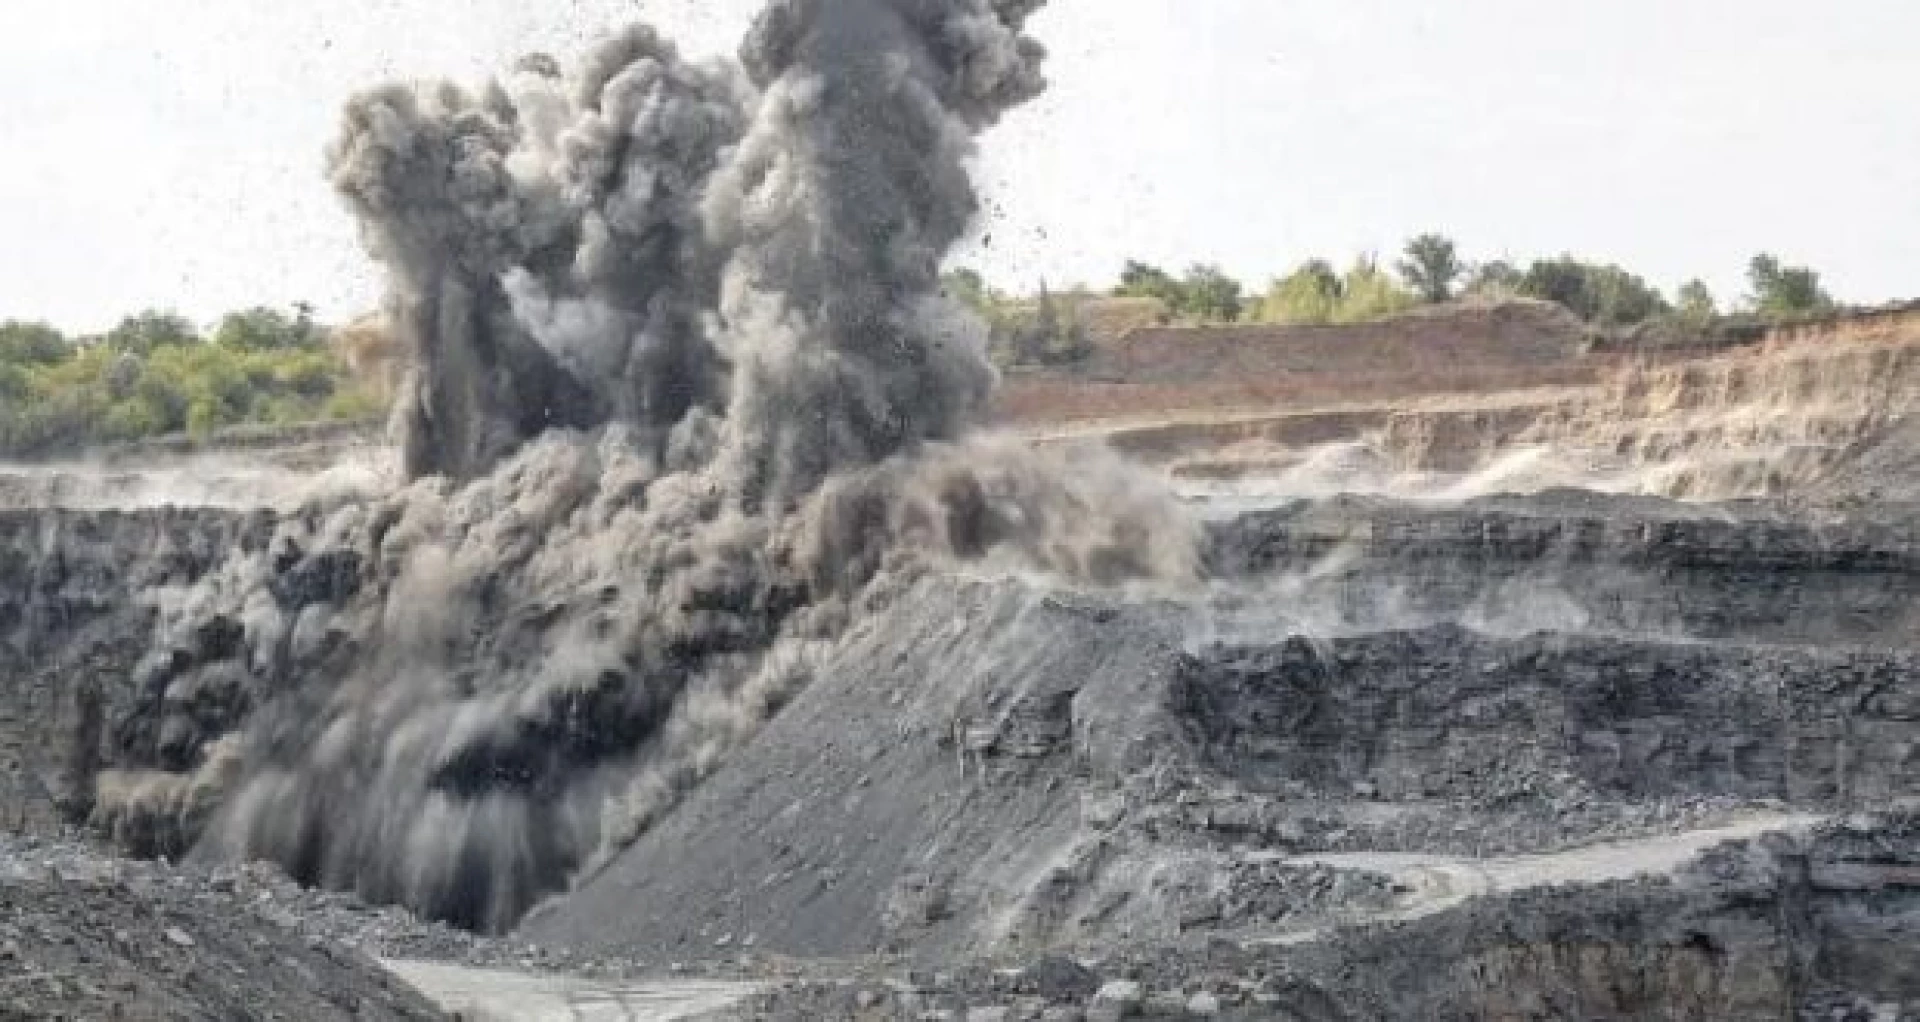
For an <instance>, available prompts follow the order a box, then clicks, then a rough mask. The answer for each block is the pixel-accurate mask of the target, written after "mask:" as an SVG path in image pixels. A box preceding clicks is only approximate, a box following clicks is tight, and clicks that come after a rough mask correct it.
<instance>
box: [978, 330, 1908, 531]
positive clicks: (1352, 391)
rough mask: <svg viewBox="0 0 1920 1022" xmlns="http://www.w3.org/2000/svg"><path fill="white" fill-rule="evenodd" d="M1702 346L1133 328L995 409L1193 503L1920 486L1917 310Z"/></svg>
mask: <svg viewBox="0 0 1920 1022" xmlns="http://www.w3.org/2000/svg"><path fill="white" fill-rule="evenodd" d="M1712 341H1713V343H1701V344H1693V345H1679V344H1675V343H1671V342H1668V343H1662V344H1658V345H1652V346H1642V347H1638V348H1635V347H1633V346H1631V345H1628V344H1625V343H1623V342H1622V341H1621V340H1620V339H1619V338H1617V337H1610V336H1601V335H1597V334H1594V333H1593V332H1591V331H1589V330H1588V329H1587V328H1586V327H1584V326H1583V325H1581V324H1580V323H1578V321H1575V320H1573V319H1572V318H1571V317H1570V316H1568V315H1567V314H1566V313H1565V312H1564V310H1560V309H1558V308H1557V307H1554V306H1548V305H1543V304H1540V303H1508V304H1499V305H1491V306H1466V307H1459V308H1448V307H1443V308H1439V309H1434V310H1429V311H1426V312H1424V313H1421V314H1419V315H1415V316H1409V317H1405V318H1402V319H1397V320H1391V321H1388V322H1385V323H1381V324H1375V325H1368V326H1356V327H1314V328H1268V327H1248V328H1215V329H1209V330H1180V329H1158V330H1142V331H1135V332H1134V333H1132V334H1129V335H1127V336H1126V337H1125V338H1122V339H1121V340H1120V341H1117V342H1115V343H1114V344H1113V345H1111V346H1109V347H1107V348H1103V349H1102V350H1101V351H1099V352H1097V353H1096V354H1095V355H1094V356H1093V357H1092V358H1091V359H1089V360H1088V361H1086V362H1085V363H1083V364H1081V365H1078V366H1075V367H1072V368H1069V369H1065V370H1059V371H1042V372H1033V373H1020V374H1016V375H1015V376H1014V377H1013V378H1012V379H1010V380H1009V382H1008V383H1007V385H1006V386H1005V387H1004V388H1003V391H1002V398H1001V405H1000V412H1001V415H1002V417H1003V419H1004V420H1005V421H1006V422H1007V423H1009V424H1011V425H1014V426H1016V427H1017V428H1019V429H1020V430H1022V431H1025V432H1028V433H1030V434H1032V435H1034V436H1036V437H1038V438H1040V439H1041V440H1042V441H1043V442H1049V443H1077V442H1086V441H1089V440H1094V441H1104V442H1106V443H1107V444H1109V445H1110V446H1112V447H1114V448H1116V449H1119V450H1121V451H1123V452H1125V453H1127V454H1128V455H1130V456H1132V457H1134V458H1137V459H1140V460H1143V461H1146V462H1148V463H1150V464H1154V465H1157V466H1160V467H1161V468H1162V469H1164V470H1165V471H1167V472H1169V473H1171V474H1172V475H1173V476H1174V477H1175V478H1176V479H1177V480H1182V481H1183V482H1184V484H1185V485H1188V486H1190V487H1197V488H1200V489H1204V490H1209V491H1232V490H1234V489H1242V490H1244V489H1246V488H1248V487H1250V486H1251V487H1256V488H1261V489H1263V490H1265V491H1270V492H1293V493H1309V494H1310V493H1328V492H1338V491H1340V490H1348V491H1354V490H1359V491H1368V492H1398V493H1424V492H1433V493H1442V494H1444V493H1449V492H1454V491H1456V490H1460V489H1464V490H1466V491H1469V492H1473V491H1479V492H1484V491H1486V490H1488V489H1495V490H1497V489H1514V490H1521V491H1526V490H1537V489H1541V488H1543V487H1546V486H1552V485H1581V486H1589V487H1595V488H1600V489H1606V490H1614V491H1628V492H1649V493H1660V494H1665V495H1670V496H1680V497H1688V498H1695V499H1725V498H1730V497H1749V496H1769V495H1775V496H1779V495H1796V496H1801V497H1823V498H1838V497H1849V498H1854V499H1859V498H1867V499H1873V498H1878V497H1892V498H1911V497H1912V496H1913V495H1914V494H1915V493H1916V492H1920V490H1916V485H1920V484H1916V483H1915V481H1914V480H1915V478H1916V477H1915V476H1914V473H1913V472H1912V471H1911V470H1910V469H1911V468H1912V459H1913V457H1914V453H1913V452H1914V450H1915V448H1916V444H1915V439H1916V438H1915V436H1913V435H1912V434H1913V431H1914V430H1915V429H1920V426H1916V425H1915V424H1914V418H1913V411H1912V410H1913V409H1915V408H1917V407H1920V310H1916V309H1914V308H1913V307H1911V306H1903V307H1898V308H1891V309H1887V310H1879V311H1873V312H1867V313H1858V314H1852V315H1849V316H1845V317H1837V318H1834V319H1831V320H1826V321H1816V322H1808V323H1802V324H1795V325H1792V326H1784V327H1779V328H1774V329H1771V330H1765V331H1748V332H1738V333H1729V334H1727V335H1726V336H1724V337H1719V338H1714V339H1712ZM1602 342H1605V343H1602Z"/></svg>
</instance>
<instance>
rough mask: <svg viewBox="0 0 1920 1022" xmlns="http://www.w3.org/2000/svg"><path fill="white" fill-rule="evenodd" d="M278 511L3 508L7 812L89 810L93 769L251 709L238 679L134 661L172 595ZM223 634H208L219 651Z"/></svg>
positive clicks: (256, 540) (253, 536) (0, 689)
mask: <svg viewBox="0 0 1920 1022" xmlns="http://www.w3.org/2000/svg"><path fill="white" fill-rule="evenodd" d="M272 521H273V515H272V514H271V513H270V512H265V511H261V512H251V513H250V512H241V511H234V510H228V509H221V508H190V509H188V508H173V507H153V508H141V509H134V510H121V511H114V510H62V509H57V508H45V507H41V508H17V509H15V508H0V578H4V579H6V580H7V584H6V585H5V586H4V587H0V768H4V769H3V770H0V821H4V823H5V824H6V825H7V826H8V827H9V828H10V829H21V830H27V831H33V832H44V831H46V830H48V829H50V828H51V827H53V826H54V825H55V824H56V823H57V822H58V821H59V818H60V817H62V816H65V817H68V818H71V819H74V820H84V819H86V817H87V816H88V814H89V812H90V811H91V808H92V801H93V784H94V780H95V777H96V775H97V773H98V772H99V771H100V770H101V769H103V768H107V767H111V766H112V765H113V764H114V763H116V762H125V761H128V760H129V759H140V760H141V761H143V762H144V761H150V759H151V758H157V757H161V756H164V755H166V754H168V750H170V749H172V750H178V749H182V748H185V747H188V746H189V745H190V740H191V738H192V737H193V735H194V734H195V733H196V731H197V730H198V729H199V728H201V727H204V726H208V725H212V724H215V723H217V721H218V720H222V719H228V718H232V717H235V716H238V715H244V714H245V713H246V712H247V710H248V704H247V700H246V694H245V693H244V692H243V691H242V690H240V689H238V688H234V687H221V686H205V687H198V688H196V689H195V690H194V691H185V690H181V691H175V690H172V689H171V688H170V687H169V685H168V684H167V682H168V680H169V679H168V677H167V674H166V666H167V665H148V667H147V669H145V670H143V669H142V664H141V663H140V661H141V659H142V657H143V655H144V654H145V653H146V651H147V643H148V640H149V638H150V637H151V635H152V633H153V622H154V618H155V615H157V614H158V613H160V611H161V608H162V607H163V606H165V605H166V603H167V601H168V599H169V596H170V595H171V594H174V593H176V592H178V591H180V590H182V589H184V588H186V587H188V586H190V585H192V584H194V583H196V582H198V581H199V580H200V579H201V578H203V577H205V576H206V575H207V574H208V573H209V572H211V571H212V570H214V568H215V567H216V566H217V565H219V564H221V563H223V562H224V561H225V560H226V559H227V558H228V557H230V556H231V555H232V554H233V553H234V552H235V551H236V550H240V549H246V548H249V547H252V546H256V545H258V544H261V543H264V542H265V539H266V537H267V536H268V535H270V534H271V532H272ZM229 638H230V637H229V636H227V635H223V634H220V633H219V631H218V630H214V631H210V632H208V633H207V634H205V635H203V636H201V637H200V639H201V645H202V646H203V647H206V648H203V649H201V650H198V651H196V650H191V649H187V650H181V651H180V652H179V656H181V657H188V658H190V657H193V656H195V655H196V654H197V653H207V652H211V651H214V650H215V649H216V648H217V647H219V646H220V645H221V644H222V643H223V642H226V641H228V640H229Z"/></svg>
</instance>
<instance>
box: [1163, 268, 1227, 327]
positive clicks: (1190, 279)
mask: <svg viewBox="0 0 1920 1022" xmlns="http://www.w3.org/2000/svg"><path fill="white" fill-rule="evenodd" d="M1240 291H1241V287H1240V282H1239V281H1237V280H1234V279H1233V278H1232V277H1229V276H1227V275H1226V274H1225V273H1223V272H1221V270H1220V268H1219V267H1218V266H1212V265H1205V264H1195V265H1194V266H1192V267H1190V268H1189V269H1188V270H1187V276H1186V279H1185V280H1183V281H1181V282H1180V290H1179V294H1180V300H1179V302H1177V303H1175V305H1174V309H1175V311H1177V312H1179V313H1182V314H1184V315H1186V316H1188V317H1191V318H1193V319H1196V320H1199V321H1200V322H1202V323H1232V322H1235V321H1236V320H1238V319H1239V318H1240Z"/></svg>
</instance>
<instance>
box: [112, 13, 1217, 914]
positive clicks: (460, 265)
mask: <svg viewBox="0 0 1920 1022" xmlns="http://www.w3.org/2000/svg"><path fill="white" fill-rule="evenodd" d="M1037 6H1038V0H776V2H774V3H772V4H771V5H770V6H769V7H768V8H767V9H766V10H765V12H764V13H762V14H761V16H760V17H759V19H758V21H757V22H756V24H755V25H754V27H753V29H752V32H751V34H750V35H749V37H748V39H747V41H746V43H745V45H744V47H743V50H742V53H741V56H740V60H739V62H738V64H733V63H725V62H722V63H715V64H711V65H696V64H693V63H690V62H688V61H687V60H685V59H683V58H682V57H681V56H679V55H678V54H677V53H676V52H675V50H674V48H673V47H672V45H671V44H669V43H668V42H667V41H665V40H663V39H662V38H661V37H660V36H659V35H657V34H656V33H654V32H652V31H651V30H648V29H645V28H635V29H631V30H629V31H627V32H625V33H623V34H621V35H619V36H617V37H615V38H614V39H612V40H611V41H610V42H608V43H606V44H605V45H604V46H602V47H601V48H599V49H598V50H597V51H596V52H594V53H593V54H591V55H590V56H589V57H588V58H587V59H586V60H585V62H584V63H583V65H582V66H581V67H580V69H579V70H578V71H577V72H576V73H575V74H574V75H573V77H572V79H571V80H568V79H566V78H565V77H563V76H562V74H561V73H560V71H559V68H558V65H557V64H556V62H555V61H553V60H552V59H550V58H546V57H533V58H529V59H527V60H525V61H523V62H521V64H520V65H519V66H518V68H517V69H516V70H515V71H514V73H513V74H512V75H511V76H510V77H509V78H508V79H507V80H506V81H504V82H502V83H499V84H496V85H492V86H489V87H487V88H486V89H484V90H482V91H480V92H478V93H470V92H466V91H462V90H460V89H457V88H454V87H452V86H446V85H438V86H431V87H418V86H405V87H403V86H394V87H388V88H384V89H380V90H376V91H374V92H370V93H368V94H366V95H363V96H361V97H359V98H357V99H355V100H354V101H353V102H352V103H351V104H350V105H349V107H348V110H347V114H346V118H345V127H344V134H343V136H342V138H341V139H340V141H339V142H338V144H337V145H336V146H335V147H334V149H333V151H332V154H331V156H332V159H331V176H332V180H333V183H334V185H335V186H336V187H337V188H338V189H339V191H340V192H341V194H342V195H343V196H344V197H345V198H346V200H347V202H348V203H349V205H350V207H351V208H352V209H353V211H354V212H355V213H356V214H357V216H358V217H359V219H360V221H361V225H362V228H363V231H364V234H365V238H366V243H367V246H368V248H369V250H370V251H371V252H372V254H373V255H374V256H375V257H376V258H377V259H379V260H380V261H381V262H382V263H384V264H385V266H386V267H387V268H388V270H389V279H390V283H391V298H390V300H391V308H390V310H389V316H390V319H391V321H392V322H393V323H394V324H395V325H396V326H397V328H398V329H399V330H401V331H402V332H403V334H404V337H405V340H406V342H407V344H408V345H409V346H410V348H411V350H412V352H413V356H414V361H415V366H416V368H415V371H414V374H413V379H412V380H411V382H410V383H409V384H408V386H407V394H406V398H405V400H404V402H403V405H402V407H400V408H399V409H398V411H397V413H396V426H397V428H398V431H399V439H400V443H401V446H402V450H403V456H404V464H405V467H406V470H407V474H408V476H409V478H410V479H412V480H413V481H412V482H411V483H410V484H409V485H408V486H407V487H406V488H405V489H403V490H401V491H400V492H398V493H395V494H393V495H391V496H390V497H387V498H385V499H383V500H379V501H374V502H350V503H343V504H339V505H336V506H332V507H313V508H310V509H309V510H308V511H306V512H304V513H302V514H300V515H296V516H293V517H291V518H288V519H286V520H282V521H279V522H278V523H277V524H276V525H275V527H274V528H273V529H272V531H271V535H270V537H266V538H263V539H262V540H261V542H259V543H258V544H257V545H256V546H255V548H253V549H250V550H246V551H242V552H240V553H238V554H236V556H235V557H234V558H233V559H232V561H231V562H230V563H229V564H228V565H227V566H226V568H225V570H223V571H222V572H221V573H220V574H219V575H218V576H217V577H215V578H213V579H211V580H208V581H206V582H203V583H202V584H200V585H198V586H196V587H195V588H193V589H191V590H189V591H185V592H178V593H168V594H163V595H162V598H161V599H160V606H161V609H162V615H161V621H162V623H161V627H160V634H159V640H158V642H157V644H156V647H155V650H154V652H153V654H152V656H151V657H150V658H149V660H148V662H147V664H146V665H145V667H144V668H143V675H142V677H141V678H140V679H139V681H140V684H141V688H142V691H143V692H145V693H147V694H148V706H147V709H148V711H149V712H147V713H146V714H144V715H136V716H135V717H134V718H132V719H130V720H128V721H124V722H121V724H120V726H119V728H118V730H117V733H118V740H119V746H120V755H119V758H120V760H121V764H122V765H123V766H126V767H143V766H144V767H154V766H157V767H160V768H163V769H162V770H160V771H153V770H147V771H135V770H123V771H121V772H116V773H109V774H105V775H103V776H102V778H101V781H100V784H99V785H98V787H99V789H100V798H99V808H98V810H97V812H98V814H99V816H100V819H101V822H102V823H103V824H105V825H107V826H109V827H111V828H113V829H115V830H116V831H117V832H118V833H119V834H120V835H121V836H122V837H123V838H125V839H127V840H129V841H132V842H134V843H136V844H141V845H143V846H145V847H148V848H150V849H167V848H177V847H184V846H186V845H188V844H190V843H197V846H198V848H199V849H200V851H201V852H202V853H203V854H217V855H228V856H256V857H266V858H271V859H274V860H277V861H279V862H281V863H283V864H285V865H286V866H287V867H289V868H290V869H291V870H292V871H293V872H294V873H295V874H296V875H297V876H298V877H300V878H302V879H304V880H308V881H313V882H319V883H324V884H327V885H329V886H335V887H346V888H353V889H357V890H359V891H360V892H362V893H363V894H364V895H366V896H368V897H369V898H373V899H377V900H383V901H401V902H405V903H407V904H410V905H413V906H415V907H416V908H419V909H421V910H424V911H426V912H429V913H432V914H435V915H438V916H442V917H445V918H449V919H452V920H455V921H458V922H461V923H464V924H467V925H471V926H477V927H484V928H496V929H497V928H502V927H505V926H507V925H510V924H511V923H512V921H513V920H514V919H516V918H517V917H518V916H519V915H520V914H521V913H522V912H524V911H525V910H526V909H527V908H528V907H529V906H530V905H531V904H532V903H533V902H534V901H535V900H536V899H538V898H540V897H541V896H543V895H546V894H549V893H552V892H554V891H556V890H558V889H561V888H563V887H564V885H565V884H566V882H567V880H568V878H569V877H570V876H571V875H572V874H573V873H574V872H575V871H576V870H578V869H579V868H580V867H581V866H582V865H583V864H585V863H587V862H589V861H590V860H591V859H592V858H593V857H594V856H595V855H597V854H605V853H607V852H608V851H609V850H610V849H614V848H617V847H618V846H619V845H620V844H621V843H622V842H623V841H625V840H628V839H630V838H631V837H632V836H633V835H634V834H635V833H637V832H638V830H639V829H640V828H643V827H645V826H646V825H647V824H648V823H649V822H650V821H651V820H652V819H653V818H654V817H655V816H657V814H658V813H660V812H662V811H664V810H665V809H667V808H669V807H670V806H671V804H672V803H673V801H674V799H675V797H676V796H677V795H678V794H679V793H680V792H683V791H684V790H685V789H686V788H687V787H688V786H690V785H692V784H694V783H697V782H698V781H699V780H700V779H701V778H702V777H703V776H705V775H706V774H707V773H708V772H709V771H711V770H712V769H713V768H714V766H715V765H716V764H717V763H718V762H719V761H720V760H721V759H722V758H723V757H724V756H725V755H726V753H727V752H728V750H729V749H731V748H733V747H734V746H736V745H737V744H738V743H739V742H741V741H744V740H746V739H747V738H748V737H750V736H751V734H752V733H753V731H754V729H755V728H756V727H757V726H758V725H759V724H760V723H761V722H762V721H763V720H764V719H765V718H766V717H767V716H768V715H769V714H770V713H772V712H774V711H776V710H777V709H778V707H779V705H780V704H781V703H782V701H784V700H785V699H787V698H789V697H790V696H791V695H792V694H793V692H795V691H796V690H797V688H798V687H799V686H801V685H804V684H805V683H806V681H807V679H808V674H809V669H810V664H811V663H812V662H813V661H814V659H815V658H816V656H817V653H818V651H819V649H820V648H821V645H822V644H823V643H826V642H830V641H831V640H832V638H833V637H834V636H835V635H836V634H837V633H838V632H839V631H840V629H841V628H842V627H843V626H844V624H845V622H846V621H847V620H848V618H849V617H850V615H852V614H854V613H857V612H858V610H859V608H860V606H861V601H863V600H866V601H871V600H876V599H883V598H885V594H886V593H887V592H889V591H891V587H889V586H888V585H886V584H884V583H885V580H887V579H891V578H894V577H897V576H899V575H900V574H902V573H906V572H912V571H915V570H920V569H921V566H923V565H925V564H927V563H929V562H930V561H938V560H941V559H947V560H969V561H993V560H994V559H996V558H997V559H1001V560H1003V561H1004V562H1005V564H1006V565H1008V566H1014V567H1019V568H1023V569H1029V570H1031V569H1038V570H1045V571H1053V572H1057V573H1059V574H1061V575H1062V576H1065V577H1067V578H1070V579H1076V580H1080V581H1084V582H1089V583H1112V582H1118V581H1122V580H1125V579H1128V578H1137V577H1142V576H1177V575H1179V574H1181V573H1183V572H1187V571H1190V570H1191V543H1190V540H1189V537H1188V535H1187V533H1186V532H1185V531H1184V530H1183V529H1182V528H1181V527H1180V526H1179V525H1178V524H1176V516H1175V515H1174V514H1173V513H1171V511H1170V509H1169V505H1168V504H1167V503H1166V502H1165V500H1164V499H1163V497H1162V496H1161V495H1160V494H1158V493H1157V492H1154V491H1151V490H1149V489H1145V488H1140V487H1136V486H1134V485H1133V484H1131V483H1129V482H1128V480H1129V479H1130V478H1131V477H1129V476H1128V475H1127V474H1126V473H1124V472H1121V471H1118V470H1117V469H1115V468H1114V467H1112V466H1092V465H1086V464H1082V465H1081V466H1080V467H1079V468H1077V469H1075V470H1069V469H1068V468H1067V467H1065V466H1063V465H1060V464H1055V463H1043V462H1040V461H1038V460H1036V458H1037V456H1036V455H1033V454H1031V453H1030V452H1027V451H1026V450H1025V449H1023V448H1021V447H1018V446H1015V445H1012V444H1007V443H996V442H992V441H985V440H981V439H978V438H971V437H968V436H967V435H966V430H967V427H968V424H969V423H970V422H971V421H972V420H973V418H974V417H975V413H976V412H977V411H978V409H979V408H980V406H981V405H982V403H983V401H984V400H985V399H986V397H987V396H988V393H989V391H990V388H991V385H992V372H991V370H990V368H989V366H988V364H987V362H986V361H985V358H984V330H983V328H982V327H981V326H980V324H978V323H977V322H976V321H974V320H973V319H971V318H970V317H969V316H967V315H966V314H965V313H963V312H962V311H961V310H960V309H959V308H958V307H957V306H955V305H953V304H952V303H950V302H948V301H946V300H945V299H943V298H942V297H941V296H940V294H939V292H938V287H937V273H938V270H939V266H940V261H941V259H942V257H943V255H944V254H945V253H946V252H947V250H948V249H949V248H950V247H951V246H952V245H953V244H954V242H955V241H956V240H957V239H958V238H959V237H960V236H961V234H962V233H963V232H964V231H965V229H966V228H967V226H968V224H969V222H970V221H971V219H972V218H973V217H974V216H975V214H976V212H977V200H976V197H975V194H974V191H973V189H972V186H971V184H970V182H969V180H968V177H967V174H966V169H965V162H966V160H967V158H968V157H969V155H970V154H971V152H972V147H973V138H974V136H975V134H976V133H977V132H979V131H981V130H982V129H984V128H985V127H987V126H989V125H991V124H992V123H993V122H994V121H995V119H996V118H998V117H999V116H1000V115H1001V114H1002V113H1003V112H1004V111H1005V110H1007V109H1009V108H1010V107H1012V106H1013V105H1015V104H1018V103H1020V102H1021V101H1024V100H1026V99H1028V98H1031V97H1032V96H1034V95H1036V94H1037V93H1038V92H1039V91H1040V88H1041V85H1042V80H1041V76H1040V70H1039V67H1040V62H1041V56H1042V52H1041V49H1040V47H1039V46H1038V45H1037V44H1036V43H1034V42H1033V41H1032V40H1031V39H1029V38H1027V37H1025V36H1024V35H1023V34H1022V33H1023V28H1024V23H1025V19H1026V17H1027V16H1028V15H1029V14H1030V13H1031V12H1032V10H1033V9H1034V8H1035V7H1037Z"/></svg>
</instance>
